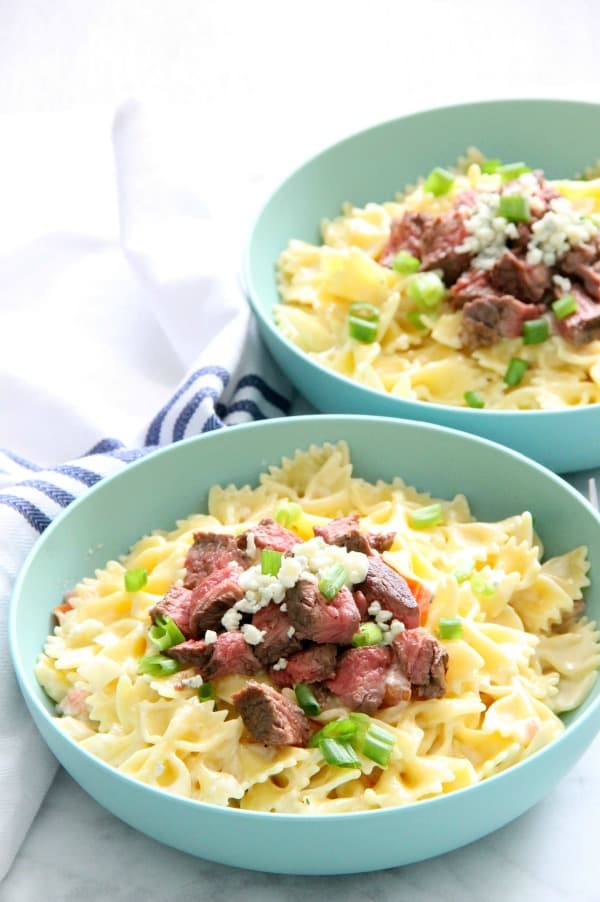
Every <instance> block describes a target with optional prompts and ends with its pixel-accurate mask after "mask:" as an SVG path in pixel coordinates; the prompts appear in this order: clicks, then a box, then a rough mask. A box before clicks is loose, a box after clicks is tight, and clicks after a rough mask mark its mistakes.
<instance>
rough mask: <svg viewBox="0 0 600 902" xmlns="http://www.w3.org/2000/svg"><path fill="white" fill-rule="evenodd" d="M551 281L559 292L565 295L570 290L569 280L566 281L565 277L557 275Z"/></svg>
mask: <svg viewBox="0 0 600 902" xmlns="http://www.w3.org/2000/svg"><path fill="white" fill-rule="evenodd" d="M552 281H553V282H554V284H555V285H556V287H557V288H558V289H560V291H563V292H564V293H565V294H567V292H569V291H570V290H571V287H572V286H571V280H570V279H567V277H566V276H559V275H558V273H557V274H556V275H555V276H552Z"/></svg>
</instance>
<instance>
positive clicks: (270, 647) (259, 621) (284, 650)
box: [252, 601, 302, 667]
mask: <svg viewBox="0 0 600 902" xmlns="http://www.w3.org/2000/svg"><path fill="white" fill-rule="evenodd" d="M252 626H255V627H256V628H257V629H259V630H265V631H266V633H265V636H264V638H263V641H262V642H259V644H258V645H257V646H255V649H254V653H255V655H256V657H257V658H258V659H259V661H260V662H261V664H263V666H264V667H268V666H269V665H270V664H274V663H275V662H276V661H278V660H279V658H287V657H288V656H289V655H293V654H294V652H296V651H299V650H300V649H301V648H302V644H301V642H300V641H299V639H298V638H297V637H296V635H295V634H292V636H290V634H289V633H290V628H291V626H292V624H291V622H290V619H289V617H288V615H287V614H286V613H285V611H282V610H281V608H280V607H279V606H278V605H276V604H275V603H274V602H273V601H272V602H271V603H270V604H268V605H267V606H266V607H265V608H261V610H260V611H257V613H256V614H254V616H253V617H252Z"/></svg>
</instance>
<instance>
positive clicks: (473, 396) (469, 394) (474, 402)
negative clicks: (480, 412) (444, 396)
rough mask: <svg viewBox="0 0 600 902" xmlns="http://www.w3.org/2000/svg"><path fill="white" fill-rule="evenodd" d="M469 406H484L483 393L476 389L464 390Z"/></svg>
mask: <svg viewBox="0 0 600 902" xmlns="http://www.w3.org/2000/svg"><path fill="white" fill-rule="evenodd" d="M463 397H464V399H465V401H466V402H467V404H468V405H469V407H478V408H480V407H485V401H484V400H483V395H482V394H481V392H478V391H466V392H465V393H464V395H463Z"/></svg>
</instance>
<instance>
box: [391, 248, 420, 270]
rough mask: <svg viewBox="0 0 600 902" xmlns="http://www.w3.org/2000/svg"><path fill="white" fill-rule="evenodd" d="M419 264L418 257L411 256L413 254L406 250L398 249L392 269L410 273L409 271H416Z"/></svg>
mask: <svg viewBox="0 0 600 902" xmlns="http://www.w3.org/2000/svg"><path fill="white" fill-rule="evenodd" d="M420 265H421V261H420V260H419V258H418V257H413V255H412V254H409V253H408V251H399V252H398V253H397V254H396V256H395V257H394V262H393V263H392V269H393V270H395V271H396V272H401V273H404V274H405V275H410V274H411V273H414V272H417V270H418V269H419V266H420Z"/></svg>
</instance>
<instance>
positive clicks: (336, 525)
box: [314, 514, 371, 554]
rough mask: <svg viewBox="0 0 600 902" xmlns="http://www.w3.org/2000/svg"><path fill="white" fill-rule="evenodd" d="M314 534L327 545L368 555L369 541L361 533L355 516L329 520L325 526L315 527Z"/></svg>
mask: <svg viewBox="0 0 600 902" xmlns="http://www.w3.org/2000/svg"><path fill="white" fill-rule="evenodd" d="M314 533H315V535H316V536H321V538H322V539H323V540H324V541H325V542H327V544H328V545H340V546H342V547H344V548H346V549H347V550H348V551H360V552H362V553H363V554H369V552H370V550H371V547H370V545H369V540H368V539H367V536H366V535H365V533H364V532H362V530H361V528H360V525H359V522H358V517H357V516H356V514H351V515H350V516H349V517H338V518H337V519H336V520H330V521H329V523H327V524H326V525H325V526H315V527H314Z"/></svg>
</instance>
